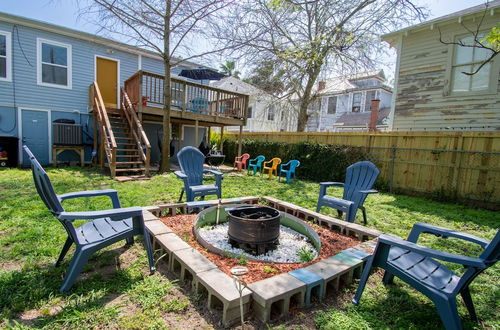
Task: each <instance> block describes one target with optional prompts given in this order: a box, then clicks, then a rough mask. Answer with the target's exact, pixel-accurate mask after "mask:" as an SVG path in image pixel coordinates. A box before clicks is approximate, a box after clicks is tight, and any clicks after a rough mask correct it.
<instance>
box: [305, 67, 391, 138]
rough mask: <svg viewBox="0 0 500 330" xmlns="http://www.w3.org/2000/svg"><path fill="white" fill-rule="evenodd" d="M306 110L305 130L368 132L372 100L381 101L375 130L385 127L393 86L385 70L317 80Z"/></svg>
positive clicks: (384, 128)
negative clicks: (311, 99)
mask: <svg viewBox="0 0 500 330" xmlns="http://www.w3.org/2000/svg"><path fill="white" fill-rule="evenodd" d="M314 93H315V95H316V100H315V101H314V102H313V103H312V104H311V105H310V107H309V109H308V113H309V119H308V121H307V127H306V130H307V131H308V132H339V131H367V130H368V129H369V125H370V117H371V114H370V106H371V101H372V100H375V99H377V100H380V104H379V109H378V114H377V115H378V116H377V117H378V119H377V126H376V129H377V130H386V128H387V123H386V121H387V116H388V114H389V110H388V109H389V107H390V104H391V96H392V89H391V87H389V86H388V85H386V84H385V75H384V71H383V70H380V71H373V72H365V73H360V74H356V75H351V76H344V77H337V78H332V79H328V80H326V81H320V82H319V83H318V86H317V88H316V89H315V90H314Z"/></svg>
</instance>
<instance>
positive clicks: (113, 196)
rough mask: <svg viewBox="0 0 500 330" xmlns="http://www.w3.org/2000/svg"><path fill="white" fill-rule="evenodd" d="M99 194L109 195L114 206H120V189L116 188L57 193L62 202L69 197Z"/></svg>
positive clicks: (95, 195)
mask: <svg viewBox="0 0 500 330" xmlns="http://www.w3.org/2000/svg"><path fill="white" fill-rule="evenodd" d="M98 196H109V198H111V202H112V203H113V208H115V209H117V208H120V207H121V205H120V199H119V198H118V191H116V190H114V189H103V190H87V191H75V192H70V193H66V194H62V195H57V198H58V199H59V201H60V202H62V201H65V200H67V199H73V198H81V197H98Z"/></svg>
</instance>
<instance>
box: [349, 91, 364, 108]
mask: <svg viewBox="0 0 500 330" xmlns="http://www.w3.org/2000/svg"><path fill="white" fill-rule="evenodd" d="M356 94H360V98H359V111H353V109H354V95H356ZM362 104H363V92H353V93H352V98H351V109H350V112H352V113H360V112H361V110H363V109H362V106H361V105H362Z"/></svg>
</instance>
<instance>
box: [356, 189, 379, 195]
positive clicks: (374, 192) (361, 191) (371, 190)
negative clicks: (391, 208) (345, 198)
mask: <svg viewBox="0 0 500 330" xmlns="http://www.w3.org/2000/svg"><path fill="white" fill-rule="evenodd" d="M359 192H360V193H362V194H376V193H378V190H375V189H369V190H360V191H359Z"/></svg>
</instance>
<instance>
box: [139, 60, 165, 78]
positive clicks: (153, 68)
mask: <svg viewBox="0 0 500 330" xmlns="http://www.w3.org/2000/svg"><path fill="white" fill-rule="evenodd" d="M142 70H144V71H147V72H152V73H156V74H161V75H162V76H163V75H164V74H165V69H164V66H163V61H161V60H157V59H154V58H151V57H147V56H142ZM172 72H173V70H172Z"/></svg>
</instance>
